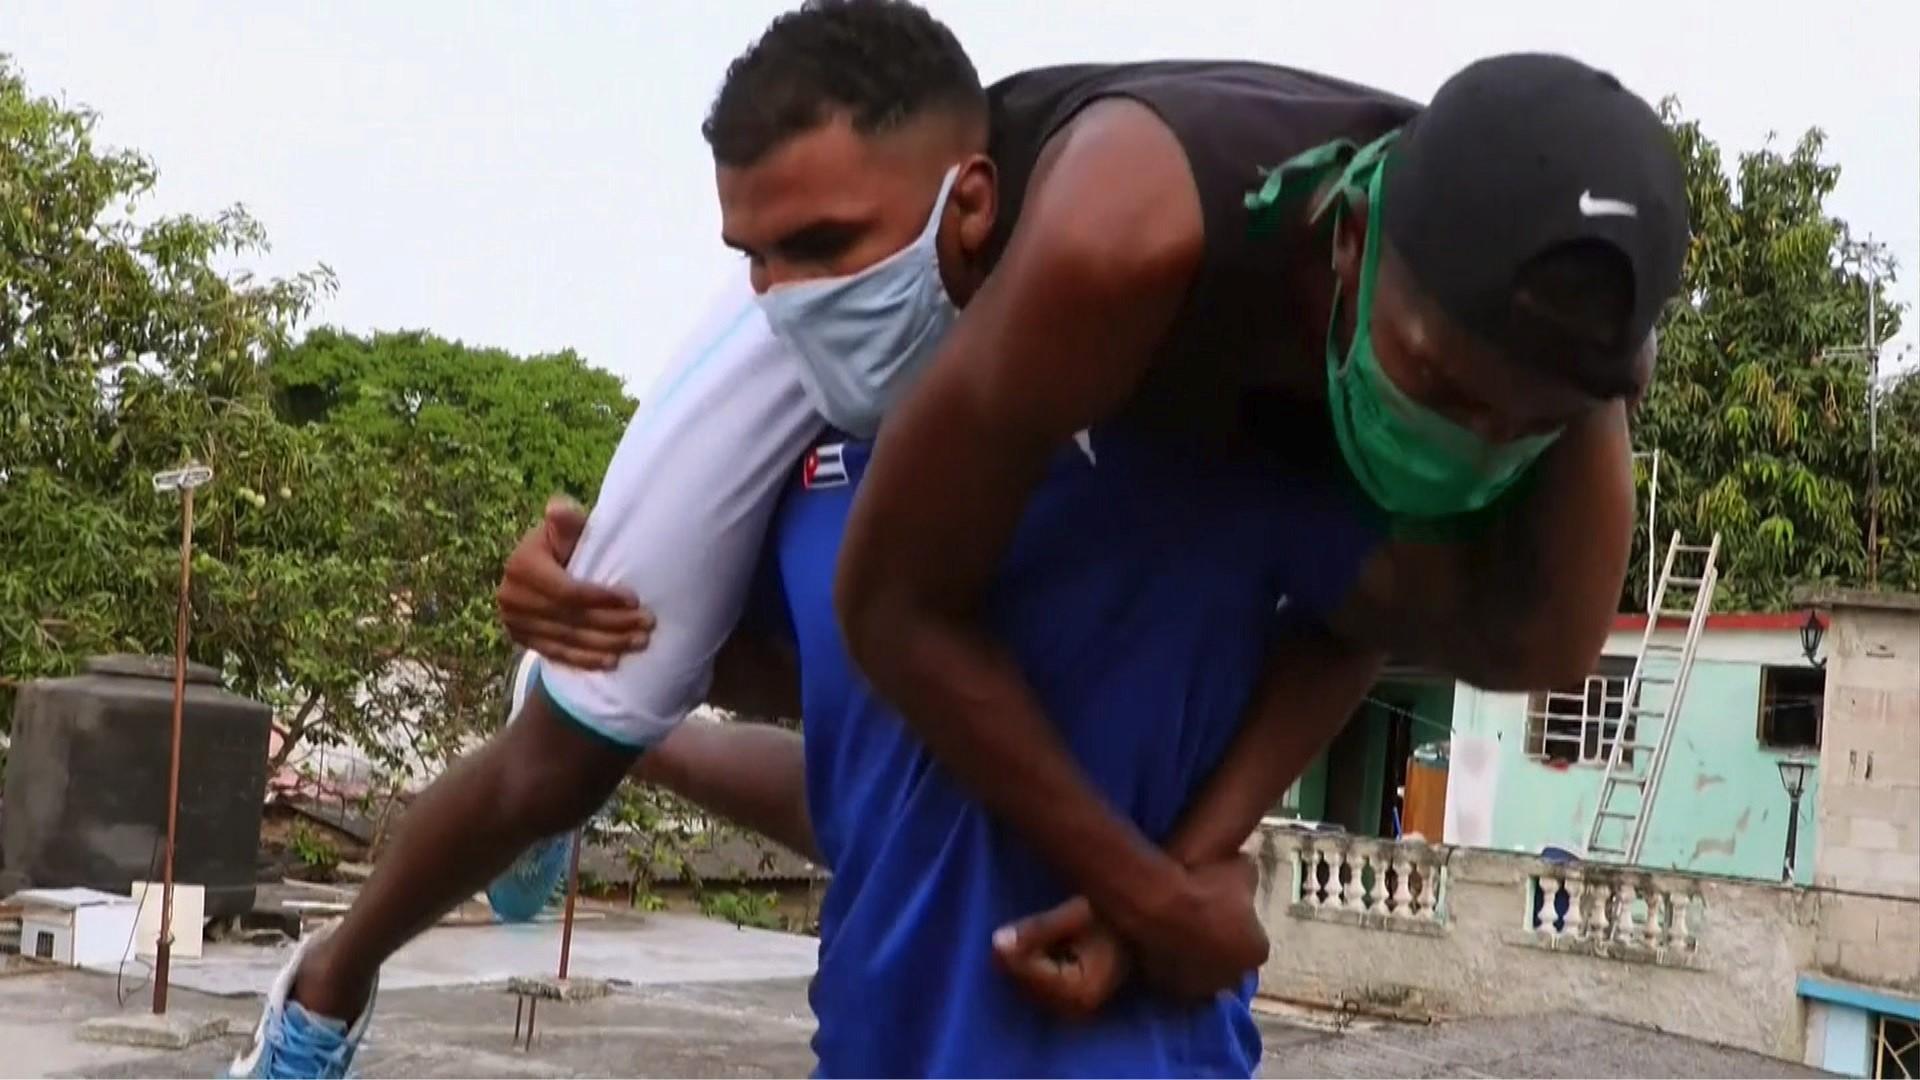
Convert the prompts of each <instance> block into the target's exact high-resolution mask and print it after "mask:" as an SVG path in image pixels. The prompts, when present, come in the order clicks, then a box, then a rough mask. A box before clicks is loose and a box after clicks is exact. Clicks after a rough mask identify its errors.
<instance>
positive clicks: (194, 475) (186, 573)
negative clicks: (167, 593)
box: [153, 465, 213, 1016]
mask: <svg viewBox="0 0 1920 1080" xmlns="http://www.w3.org/2000/svg"><path fill="white" fill-rule="evenodd" d="M212 479H213V470H212V469H209V468H207V467H206V466H205V465H188V466H187V467H186V468H183V469H169V470H168V471H166V472H163V473H155V474H154V477H153V490H155V491H157V492H159V493H161V494H163V495H165V494H170V493H172V492H175V491H177V492H179V493H180V607H179V612H178V615H177V619H178V621H177V622H176V623H175V625H174V631H173V746H172V749H171V751H170V752H169V754H168V756H167V850H166V856H165V860H164V861H163V862H162V863H161V864H160V866H161V870H160V936H159V938H158V939H157V940H156V941H155V942H154V950H153V1014H154V1015H155V1016H160V1015H162V1014H164V1013H165V1012H166V1011H167V969H168V964H169V961H170V960H171V959H172V955H173V845H174V839H175V837H176V836H177V835H178V830H179V826H180V717H181V712H182V711H183V710H184V709H185V707H186V699H187V631H188V622H189V620H188V615H189V614H190V612H191V611H192V604H191V603H190V602H189V599H188V586H189V585H191V584H192V581H193V489H194V488H197V487H199V486H201V485H202V484H205V483H206V482H207V481H209V480H212Z"/></svg>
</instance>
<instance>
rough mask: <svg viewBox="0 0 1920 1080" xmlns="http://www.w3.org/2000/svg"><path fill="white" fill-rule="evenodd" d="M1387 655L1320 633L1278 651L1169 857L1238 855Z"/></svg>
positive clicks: (1193, 862) (1188, 860)
mask: <svg viewBox="0 0 1920 1080" xmlns="http://www.w3.org/2000/svg"><path fill="white" fill-rule="evenodd" d="M1384 660H1385V656H1384V654H1382V653H1378V652H1363V651H1356V650H1354V649H1353V648H1351V647H1349V646H1347V645H1344V644H1342V643H1340V642H1336V641H1334V640H1332V639H1330V638H1327V637H1324V636H1319V635H1316V636H1313V637H1301V638H1296V639H1293V640H1290V641H1288V642H1286V643H1284V644H1283V645H1282V646H1281V647H1280V648H1279V649H1277V650H1276V651H1275V653H1274V656H1273V659H1272V660H1271V661H1269V663H1268V665H1267V670H1266V673H1265V675H1264V676H1263V677H1262V678H1261V681H1260V688H1259V690H1258V691H1257V692H1256V694H1255V696H1254V699H1253V704H1252V705H1251V706H1250V707H1249V709H1248V711H1247V716H1246V719H1245V720H1244V721H1243V722H1242V723H1241V725H1240V730H1239V732H1238V733H1237V734H1235V735H1234V738H1233V742H1232V743H1231V744H1230V745H1229V746H1228V747H1227V752H1226V755H1225V756H1224V757H1223V758H1222V759H1221V762H1220V765H1219V767H1218V768H1216V769H1215V770H1214V772H1213V775H1212V776H1211V777H1209V778H1208V780H1207V784H1206V787H1204V788H1203V789H1202V790H1201V792H1200V795H1199V797H1198V798H1197V799H1195V800H1194V801H1193V802H1192V803H1191V804H1189V806H1188V808H1187V811H1186V812H1185V813H1184V814H1183V815H1181V819H1180V824H1179V825H1178V826H1177V827H1176V828H1175V829H1174V831H1173V835H1172V836H1170V837H1169V838H1168V840H1167V854H1168V855H1170V856H1172V857H1173V858H1176V859H1178V860H1180V861H1181V862H1182V863H1185V864H1186V865H1188V866H1197V865H1200V864H1202V863H1209V862H1217V861H1219V860H1221V859H1227V858H1232V857H1233V856H1234V855H1235V854H1237V853H1238V852H1239V850H1240V846H1241V844H1243V843H1245V841H1246V839H1247V836H1248V834H1250V833H1251V832H1253V830H1254V828H1255V827H1256V826H1258V825H1259V824H1260V819H1261V818H1262V817H1265V816H1266V815H1267V813H1268V812H1269V811H1270V810H1271V809H1272V808H1273V805H1274V804H1275V803H1276V802H1278V801H1279V800H1280V797H1281V796H1282V795H1284V794H1285V793H1286V790H1287V787H1288V786H1289V785H1290V784H1292V783H1293V782H1294V781H1295V780H1296V779H1298V778H1299V776H1300V774H1301V773H1303V772H1305V771H1306V769H1307V766H1308V765H1310V764H1312V762H1313V759H1314V757H1315V756H1316V755H1318V754H1319V753H1320V752H1321V751H1323V750H1325V749H1326V748H1327V746H1328V745H1329V744H1330V743H1332V742H1333V739H1334V736H1336V735H1338V734H1339V733H1340V729H1341V728H1343V727H1345V726H1346V723H1347V720H1348V718H1349V717H1351V716H1352V715H1353V711H1354V709H1355V708H1357V707H1358V706H1359V705H1360V703H1361V701H1363V700H1364V699H1365V698H1366V695H1367V691H1368V690H1369V689H1370V688H1371V687H1372V686H1373V683H1374V679H1375V678H1376V677H1377V676H1378V675H1379V672H1380V666H1381V664H1382V663H1383V662H1384Z"/></svg>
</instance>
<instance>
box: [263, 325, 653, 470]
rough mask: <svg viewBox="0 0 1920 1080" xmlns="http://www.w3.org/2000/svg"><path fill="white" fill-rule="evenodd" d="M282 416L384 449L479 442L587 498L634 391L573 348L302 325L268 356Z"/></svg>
mask: <svg viewBox="0 0 1920 1080" xmlns="http://www.w3.org/2000/svg"><path fill="white" fill-rule="evenodd" d="M268 370H269V374H270V376H271V378H272V381H273V386H274V391H275V400H276V402H277V403H278V407H279V411H280V413H281V415H282V416H284V417H286V418H287V419H289V420H293V421H296V422H301V423H307V422H320V423H326V424H329V425H332V426H334V427H336V428H340V429H342V430H345V431H350V432H352V433H354V434H356V435H359V436H361V437H363V438H365V439H367V440H368V441H370V442H373V443H375V444H377V445H380V446H384V447H388V448H391V449H403V448H423V449H427V450H429V452H431V448H432V447H433V446H435V445H439V446H447V445H453V446H460V447H471V448H477V449H481V450H485V451H486V452H487V453H488V455H489V456H491V457H492V458H494V459H495V460H497V461H500V462H502V463H504V464H505V465H506V466H507V467H508V468H511V469H513V470H514V471H515V472H516V473H517V474H518V476H519V478H520V481H521V483H522V484H523V485H524V486H525V487H526V488H527V489H528V490H529V491H532V492H534V493H536V494H549V493H553V492H565V493H567V494H569V495H572V496H574V497H575V498H577V499H580V500H583V501H584V500H587V499H591V498H592V497H593V495H594V493H595V492H596V491H598V490H599V487H600V476H601V474H602V473H603V472H605V471H606V467H607V460H608V458H609V457H610V456H611V454H612V452H613V447H614V446H615V445H617V444H618V443H619V441H620V435H621V432H622V431H624V430H625V428H626V423H627V418H628V417H629V416H631V415H632V413H633V402H632V401H630V400H629V399H628V398H627V396H626V394H625V392H624V391H623V390H622V389H621V387H620V380H619V379H617V378H615V377H614V376H613V375H610V374H608V373H607V372H604V371H600V370H598V369H595V368H592V367H589V366H587V364H586V363H585V362H584V361H582V360H581V359H580V358H579V357H578V356H576V355H575V354H574V353H573V352H571V351H567V352H561V353H556V354H553V355H548V356H534V357H529V358H527V359H524V360H523V359H520V358H518V357H515V356H513V355H511V354H509V353H506V352H502V351H501V350H499V349H475V348H468V347H466V346H464V345H461V344H459V343H457V342H449V341H444V340H442V339H440V338H437V337H434V336H432V335H431V334H426V333H400V334H376V335H374V336H373V337H371V338H360V337H355V336H353V335H350V334H345V333H341V332H340V331H337V330H330V329H320V330H315V331H313V332H312V333H310V334H308V335H307V337H306V339H305V340H303V341H302V342H301V343H300V344H299V345H298V346H297V347H295V348H293V349H290V350H288V351H287V352H286V353H284V354H282V355H280V356H278V357H276V358H275V359H274V361H273V363H272V365H271V366H270V368H269V369H268Z"/></svg>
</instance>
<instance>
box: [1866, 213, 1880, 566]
mask: <svg viewBox="0 0 1920 1080" xmlns="http://www.w3.org/2000/svg"><path fill="white" fill-rule="evenodd" d="M1879 254H1880V251H1879V245H1877V244H1875V243H1874V242H1873V237H1871V236H1869V237H1867V258H1868V260H1869V261H1868V263H1867V586H1868V587H1869V588H1874V587H1877V586H1878V585H1879V584H1880V325H1879V301H1880V260H1879Z"/></svg>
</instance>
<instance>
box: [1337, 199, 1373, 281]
mask: <svg viewBox="0 0 1920 1080" xmlns="http://www.w3.org/2000/svg"><path fill="white" fill-rule="evenodd" d="M1347 199H1348V201H1347V208H1346V211H1345V212H1344V213H1342V214H1341V215H1340V216H1339V218H1338V219H1337V223H1336V225H1335V227H1334V230H1333V273H1334V277H1335V278H1337V279H1338V280H1339V282H1340V292H1341V294H1342V295H1343V296H1346V297H1347V298H1348V300H1349V302H1351V301H1352V298H1354V297H1357V296H1359V295H1360V264H1361V263H1362V262H1364V261H1365V259H1366V250H1367V227H1368V217H1369V215H1368V211H1369V209H1370V207H1369V206H1368V205H1367V197H1366V196H1365V195H1364V194H1360V193H1354V194H1352V195H1349V196H1347Z"/></svg>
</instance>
